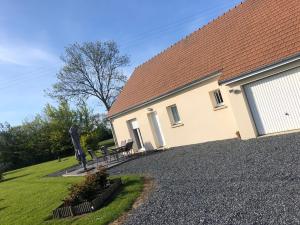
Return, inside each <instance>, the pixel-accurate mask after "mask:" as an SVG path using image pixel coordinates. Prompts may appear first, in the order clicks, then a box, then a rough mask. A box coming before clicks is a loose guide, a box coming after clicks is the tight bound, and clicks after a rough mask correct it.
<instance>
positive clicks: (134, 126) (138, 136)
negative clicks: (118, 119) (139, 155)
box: [130, 119, 144, 149]
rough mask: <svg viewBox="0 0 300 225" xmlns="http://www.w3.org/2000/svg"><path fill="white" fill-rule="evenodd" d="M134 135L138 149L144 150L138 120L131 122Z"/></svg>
mask: <svg viewBox="0 0 300 225" xmlns="http://www.w3.org/2000/svg"><path fill="white" fill-rule="evenodd" d="M130 125H131V129H132V133H133V136H134V140H135V143H136V145H137V148H138V149H144V143H143V138H142V134H141V131H140V128H139V124H138V121H137V120H136V119H134V120H131V121H130Z"/></svg>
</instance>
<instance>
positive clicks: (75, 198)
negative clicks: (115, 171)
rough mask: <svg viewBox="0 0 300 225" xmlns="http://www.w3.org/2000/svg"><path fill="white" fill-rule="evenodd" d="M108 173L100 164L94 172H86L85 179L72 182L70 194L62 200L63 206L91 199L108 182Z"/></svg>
mask: <svg viewBox="0 0 300 225" xmlns="http://www.w3.org/2000/svg"><path fill="white" fill-rule="evenodd" d="M107 178H108V174H107V172H106V169H105V167H103V166H100V167H98V168H97V172H96V173H94V174H88V175H87V176H86V178H85V180H84V181H83V182H81V183H79V184H73V185H72V186H71V187H70V188H69V191H70V194H69V196H68V197H66V198H65V199H64V200H63V202H64V206H73V205H77V204H79V203H82V202H85V201H90V200H92V199H93V198H94V197H95V195H97V194H99V193H100V192H101V191H103V190H104V189H105V188H106V187H107V186H108V184H109V182H108V179H107Z"/></svg>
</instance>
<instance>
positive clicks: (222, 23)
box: [109, 0, 300, 116]
mask: <svg viewBox="0 0 300 225" xmlns="http://www.w3.org/2000/svg"><path fill="white" fill-rule="evenodd" d="M298 53H300V4H299V0H284V1H283V0H246V1H245V2H244V3H242V4H240V5H238V6H237V7H235V8H234V9H232V10H230V11H229V12H227V13H225V14H224V15H223V16H221V17H218V19H216V20H214V21H213V22H210V23H209V24H208V25H206V26H204V27H202V28H201V29H199V30H197V31H195V32H193V33H192V34H190V35H189V36H187V37H186V38H184V39H183V40H181V41H179V42H177V43H176V44H174V45H172V46H171V47H169V48H167V49H166V50H164V51H163V52H161V53H159V54H158V55H156V56H155V57H153V58H151V59H150V60H148V61H147V62H145V63H144V64H142V65H140V66H138V67H137V68H136V69H135V71H134V72H133V74H132V76H131V77H130V79H129V80H128V82H127V84H126V85H125V87H124V89H123V91H122V92H121V93H120V95H119V96H118V98H117V100H116V102H115V103H114V104H113V106H112V108H111V109H110V111H109V116H112V115H115V114H117V113H119V112H122V111H124V110H127V109H129V108H131V107H133V106H136V105H139V104H141V103H143V102H146V101H148V100H151V99H155V98H156V97H158V96H161V95H163V94H165V93H168V92H169V91H172V90H174V89H176V88H179V87H181V86H183V85H185V84H188V83H190V82H192V81H194V80H197V79H200V78H201V77H205V76H207V75H208V74H210V73H213V72H215V71H219V70H222V75H221V77H220V81H224V80H228V79H231V78H234V77H237V76H239V75H241V74H243V73H246V72H249V71H252V70H254V69H256V68H259V67H262V66H265V65H268V64H271V63H273V62H276V61H278V60H281V59H284V58H286V57H289V56H292V55H296V54H298Z"/></svg>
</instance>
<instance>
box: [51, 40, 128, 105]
mask: <svg viewBox="0 0 300 225" xmlns="http://www.w3.org/2000/svg"><path fill="white" fill-rule="evenodd" d="M61 59H62V61H63V62H64V66H63V67H62V69H61V70H60V71H59V73H58V74H57V79H58V82H57V83H56V84H54V85H53V88H52V90H51V91H48V94H49V95H50V96H51V97H54V98H59V99H60V98H64V99H75V100H78V101H82V100H86V99H88V98H89V97H92V96H94V97H96V98H98V99H99V100H100V102H102V103H103V105H104V106H105V108H106V109H107V110H109V109H110V107H111V105H112V104H113V102H114V101H115V99H116V97H117V95H118V94H119V93H120V91H121V89H122V87H123V85H124V83H125V82H126V76H124V74H123V72H122V67H125V66H127V65H128V64H129V58H128V56H126V55H121V54H120V52H119V49H118V47H117V44H116V43H115V42H113V41H107V42H100V41H97V42H85V43H83V44H78V43H75V44H72V45H70V46H69V47H67V48H66V50H65V54H64V55H63V56H62V57H61Z"/></svg>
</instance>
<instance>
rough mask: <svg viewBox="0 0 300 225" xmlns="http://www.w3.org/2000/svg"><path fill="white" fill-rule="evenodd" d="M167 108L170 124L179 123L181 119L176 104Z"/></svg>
mask: <svg viewBox="0 0 300 225" xmlns="http://www.w3.org/2000/svg"><path fill="white" fill-rule="evenodd" d="M167 109H168V113H169V116H170V120H171V123H172V125H176V124H180V123H181V120H180V116H179V113H178V109H177V106H176V105H171V106H169V107H168V108H167Z"/></svg>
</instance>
